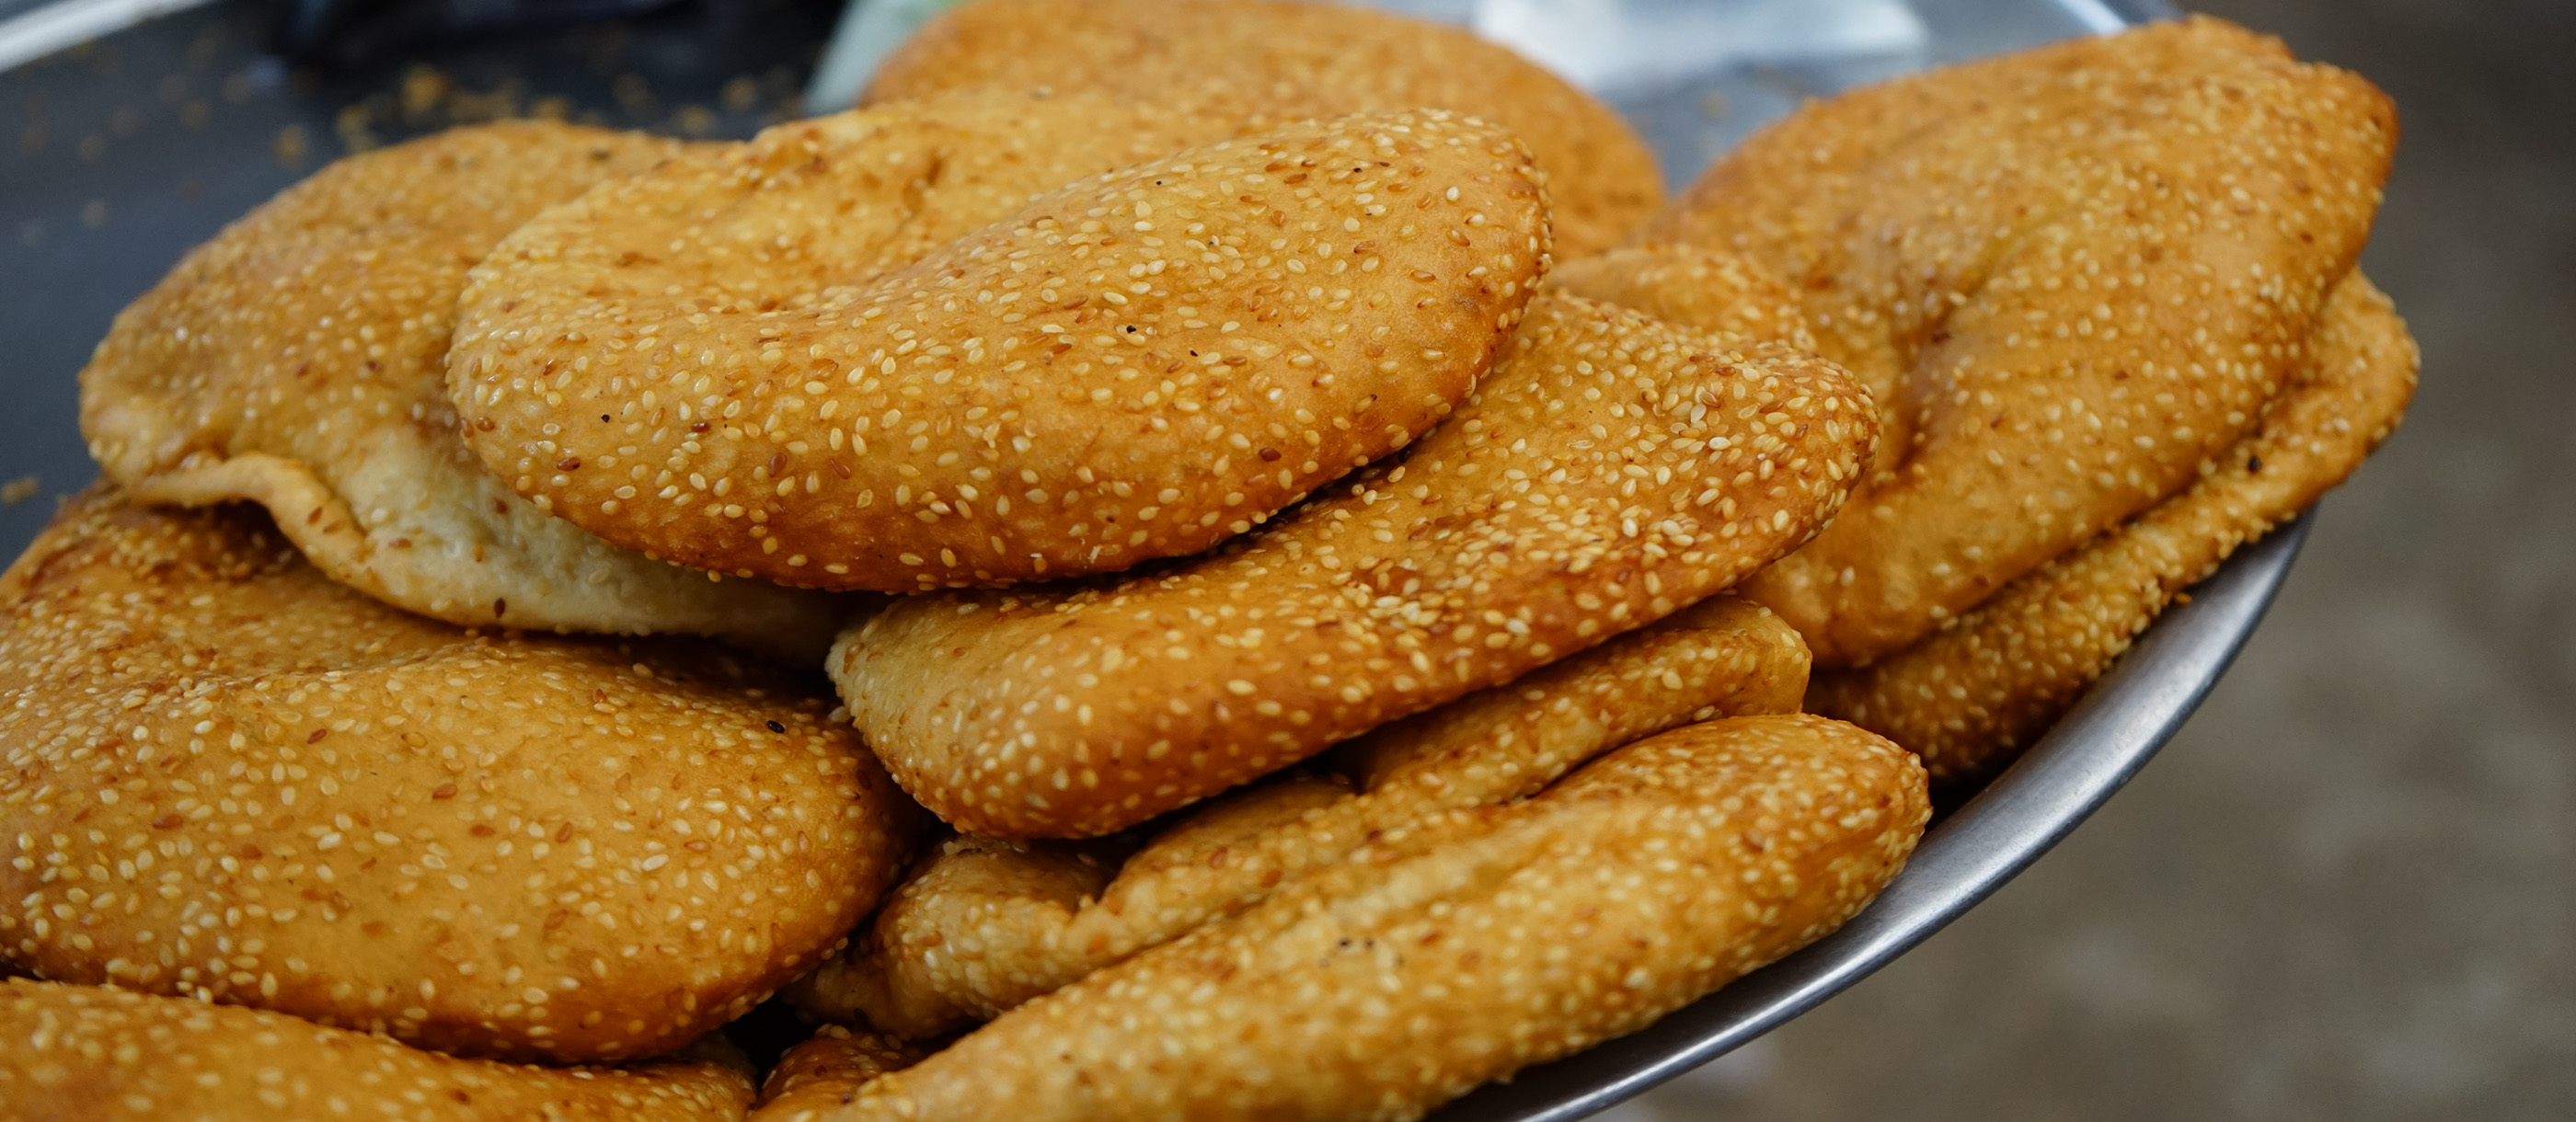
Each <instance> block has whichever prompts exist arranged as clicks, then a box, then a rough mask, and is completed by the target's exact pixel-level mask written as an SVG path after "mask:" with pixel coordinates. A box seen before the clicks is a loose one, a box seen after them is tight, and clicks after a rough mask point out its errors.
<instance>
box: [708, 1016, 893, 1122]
mask: <svg viewBox="0 0 2576 1122" xmlns="http://www.w3.org/2000/svg"><path fill="white" fill-rule="evenodd" d="M927 1054H929V1053H928V1050H927V1049H925V1048H923V1047H921V1046H919V1045H916V1044H911V1043H908V1042H905V1041H901V1040H896V1039H894V1038H892V1037H887V1036H878V1035H876V1034H875V1033H866V1032H851V1031H850V1030H848V1029H846V1028H843V1027H841V1026H839V1025H824V1026H823V1027H822V1028H820V1029H817V1030H815V1032H814V1035H813V1037H812V1038H810V1039H808V1040H806V1041H805V1042H804V1043H802V1044H798V1045H796V1046H795V1047H793V1048H790V1049H788V1050H787V1054H786V1055H784V1056H780V1057H779V1058H778V1066H776V1067H773V1068H771V1069H769V1077H768V1078H766V1079H763V1080H762V1081H761V1083H760V1101H758V1102H757V1103H754V1104H753V1106H752V1111H751V1117H750V1118H749V1119H748V1120H746V1122H814V1120H815V1119H818V1118H821V1117H822V1116H823V1114H824V1112H825V1111H827V1110H830V1109H832V1108H834V1107H838V1106H841V1105H843V1104H846V1103H848V1102H850V1101H851V1100H852V1099H854V1098H856V1097H858V1090H859V1087H860V1086H861V1085H863V1084H865V1083H866V1082H867V1081H868V1080H871V1079H874V1078H876V1077H878V1076H880V1075H884V1074H885V1073H887V1072H889V1071H898V1070H901V1069H903V1068H907V1067H910V1066H912V1065H913V1064H914V1063H915V1062H918V1061H919V1060H920V1059H921V1057H923V1056H924V1055H927Z"/></svg>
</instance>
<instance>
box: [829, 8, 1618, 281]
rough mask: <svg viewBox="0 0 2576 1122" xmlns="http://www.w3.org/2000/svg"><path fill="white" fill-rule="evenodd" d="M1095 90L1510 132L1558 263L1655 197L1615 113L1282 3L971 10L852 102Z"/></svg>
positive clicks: (1256, 116)
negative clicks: (1466, 122) (1449, 120)
mask: <svg viewBox="0 0 2576 1122" xmlns="http://www.w3.org/2000/svg"><path fill="white" fill-rule="evenodd" d="M978 85H992V86H1001V87H1005V88H1011V89H1023V88H1028V87H1048V88H1052V89H1055V90H1058V91H1068V90H1093V91H1104V92H1109V93H1114V94H1117V95H1119V96H1121V97H1126V98H1133V99H1141V100H1147V101H1153V102H1157V103H1163V104H1170V105H1174V106H1185V107H1188V108H1190V109H1193V110H1195V111H1198V112H1203V113H1211V114H1215V115H1219V116H1222V117H1225V118H1227V119H1229V120H1231V121H1234V122H1235V123H1236V127H1237V128H1238V129H1240V130H1241V131H1243V132H1245V133H1247V134H1249V133H1257V132H1263V131H1267V130H1269V129H1272V128H1275V127H1277V126H1278V125H1279V124H1280V123H1283V122H1287V121H1294V120H1298V119H1300V118H1307V117H1333V116H1339V115H1341V114H1344V113H1361V112H1385V111H1394V110H1406V109H1418V108H1423V107H1431V108H1438V109H1449V110H1455V111H1457V112H1459V113H1467V114H1473V115H1475V116H1477V117H1480V118H1483V119H1485V120H1488V121H1492V122H1494V123H1496V124H1499V125H1501V126H1503V127H1504V128H1507V129H1510V130H1511V131H1512V133H1513V135H1515V136H1518V137H1520V139H1521V140H1522V142H1523V143H1526V144H1528V145H1529V148H1530V151H1531V152H1532V153H1534V154H1535V155H1536V156H1537V157H1538V166H1539V169H1540V170H1541V171H1543V172H1545V173H1546V174H1547V187H1548V201H1549V203H1550V207H1551V210H1552V213H1553V214H1554V216H1555V220H1556V238H1557V244H1558V247H1559V249H1560V251H1561V252H1563V253H1565V254H1566V255H1568V256H1579V255H1582V254H1587V253H1592V252H1595V251H1598V250H1601V249H1606V248H1608V247H1610V246H1612V245H1615V244H1617V243H1618V242H1619V240H1620V239H1621V238H1622V237H1625V236H1626V235H1627V234H1628V232H1629V231H1630V230H1632V229H1634V228H1635V227H1636V225H1637V224H1638V223H1639V222H1641V221H1644V220H1645V218H1646V217H1647V216H1648V215H1649V214H1652V213H1654V210H1655V207H1656V206H1657V205H1659V204H1660V203H1661V202H1662V201H1663V183H1662V179H1661V177H1660V176H1659V175H1658V174H1657V172H1656V168H1655V159H1654V154H1653V153H1652V152H1650V151H1648V150H1647V148H1646V146H1645V144H1644V142H1642V141H1640V140H1639V139H1638V138H1637V134H1636V133H1635V132H1634V131H1632V130H1630V129H1629V128H1628V126H1627V124H1626V122H1624V121H1621V120H1620V119H1619V115H1618V114H1617V113H1614V112H1612V111H1611V109H1610V107H1608V106H1606V105H1603V104H1601V103H1600V102H1598V101H1595V100H1594V99H1593V98H1592V97H1591V96H1590V95H1588V94H1585V93H1584V92H1583V91H1581V90H1578V89H1576V88H1574V87H1572V86H1569V85H1567V84H1566V83H1565V82H1563V81H1561V80H1559V79H1558V78H1557V77H1556V76H1555V75H1553V74H1550V73H1548V72H1547V71H1545V70H1543V69H1541V68H1539V67H1538V66H1536V65H1534V64H1532V63H1531V62H1529V60H1527V59H1524V58H1521V57H1520V56H1519V55H1516V54H1513V53H1512V52H1511V51H1510V50H1508V49H1506V48H1503V47H1500V46H1497V45H1495V44H1492V43H1488V42H1486V41H1484V40H1482V39H1479V38H1477V37H1476V36H1474V35H1472V34H1470V33H1468V32H1467V31H1466V30H1465V29H1463V28H1456V27H1448V26H1444V25H1441V24H1437V23H1430V22H1426V21H1423V20H1418V19H1411V18H1408V17H1405V16H1400V15H1393V14H1390V13H1387V12H1383V11H1378V10H1374V9H1370V8H1363V7H1352V6H1347V5H1342V4H1316V3H1303V2H1283V0H972V2H970V3H965V4H960V5H958V6H956V7H954V8H951V9H949V10H948V11H946V12H944V13H942V14H940V15H939V16H937V17H935V18H933V19H932V20H930V21H929V22H928V23H926V24H924V25H923V26H922V28H921V29H920V30H919V31H917V32H915V33H914V34H913V36H912V38H911V39H910V40H908V41H906V42H905V43H904V44H903V46H902V47H901V48H899V49H897V50H896V51H895V52H894V54H893V55H891V56H889V57H888V58H887V59H886V60H885V62H884V64H883V65H882V66H880V67H879V68H878V70H877V73H876V77H875V79H874V81H873V83H872V84H871V85H870V87H869V89H868V93H867V95H866V97H865V98H864V99H863V100H864V102H865V103H867V104H878V103H883V102H886V101H892V100H900V99H905V98H915V97H920V96H923V95H925V94H928V93H931V92H933V91H938V90H947V89H954V88H957V87H961V86H978Z"/></svg>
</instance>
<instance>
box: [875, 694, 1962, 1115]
mask: <svg viewBox="0 0 2576 1122" xmlns="http://www.w3.org/2000/svg"><path fill="white" fill-rule="evenodd" d="M1928 816H1929V803H1928V801H1927V799H1926V797H1925V793H1924V787H1923V773H1922V768H1921V766H1920V765H1919V764H1918V763H1916V762H1915V760H1914V758H1913V757H1912V756H1910V755H1908V754H1907V753H1905V752H1904V751H1903V750H1902V749H1899V748H1897V747H1896V746H1895V745H1893V744H1890V743H1888V742H1886V741H1885V740H1883V739H1880V738H1879V737H1877V736H1875V735H1872V734H1870V733H1868V732H1865V731H1863V730H1861V729H1859V728H1856V727H1854V726H1851V725H1847V724H1843V723H1840V722H1836V721H1828V720H1826V719H1824V718H1821V717H1814V716H1807V715H1803V714H1801V715H1790V716H1771V717H1737V718H1731V719H1727V720H1722V721H1712V722H1708V723H1704V724H1698V725H1692V726H1689V727H1687V728H1683V729H1679V730H1675V731H1673V732H1669V733H1666V734H1664V735H1662V736H1659V737H1655V738H1652V739H1649V740H1644V741H1640V742H1638V743H1636V744H1632V745H1629V746H1627V747H1625V748H1622V749H1620V750H1618V751H1616V752H1613V753H1611V754H1610V755H1608V756H1606V757H1604V758H1602V759H1601V760H1599V761H1596V762H1595V763H1593V764H1591V765H1590V766H1588V767H1586V768H1584V769H1583V770H1582V771H1579V772H1577V773H1575V774H1574V775H1572V776H1571V777H1569V778H1567V779H1566V780H1564V781H1563V782H1561V783H1559V784H1557V785H1556V786H1555V787H1553V788H1551V789H1550V790H1549V791H1547V792H1546V793H1545V794H1542V795H1540V796H1538V797H1537V798H1534V799H1530V800H1528V801H1525V802H1521V803H1515V804H1512V805H1509V806H1503V807H1491V808H1486V809H1483V810H1475V811H1456V812H1450V813H1448V814H1443V815H1439V816H1435V817H1434V818H1432V819H1429V820H1426V821H1424V822H1421V823H1418V824H1416V825H1414V826H1411V827H1407V828H1402V829H1398V830H1394V831H1390V832H1388V833H1387V834H1386V835H1384V836H1382V837H1381V838H1379V839H1377V840H1375V841H1373V842H1371V843H1370V844H1369V845H1368V846H1367V847H1365V848H1363V849H1362V850H1360V851H1359V852H1357V853H1355V854H1353V855H1352V857H1351V858H1350V859H1349V860H1347V861H1344V862H1341V863H1339V864H1336V865H1333V866H1331V867H1328V868H1325V869H1321V870H1318V871H1317V872H1315V873H1313V874H1311V875H1309V876H1306V877H1304V878H1301V879H1299V880H1297V881H1295V882H1293V883H1291V884H1289V885H1287V886H1286V887H1284V888H1282V889H1281V890H1280V891H1278V892H1277V893H1275V894H1273V895H1272V896H1271V897H1270V898H1269V899H1267V900H1264V901H1262V902H1261V903H1260V904H1258V905H1256V906H1254V907H1253V908H1252V909H1251V910H1249V911H1246V912H1244V913H1242V914H1241V915H1238V916H1235V917H1233V918H1230V919H1226V920H1221V921H1218V922H1216V923H1212V924H1209V925H1208V926H1205V927H1202V928H1200V929H1198V930H1197V931H1194V932H1192V933H1190V934H1189V935H1187V936H1184V937H1182V938H1181V939H1179V940H1177V941H1175V942H1172V943H1167V944H1164V945H1163V946H1160V947H1156V948H1154V949H1152V950H1149V951H1146V952H1144V953H1143V954H1140V955H1137V956H1136V957H1134V958H1131V959H1129V960H1127V961H1126V962H1123V963H1120V964H1118V965H1116V966H1112V967H1110V968H1108V969H1106V970H1103V971H1101V972H1099V973H1097V974H1093V975H1092V976H1090V977H1088V978H1085V979H1083V980H1082V981H1080V982H1077V983H1075V984H1073V985H1072V986H1069V987H1067V988H1065V989H1062V990H1059V991H1057V992H1055V993H1053V994H1050V995H1048V996H1046V997H1042V998H1039V999H1037V1000H1035V1001H1032V1002H1030V1003H1028V1004H1027V1005H1023V1006H1021V1007H1020V1008H1018V1009H1015V1010H1013V1011H1011V1012H1009V1013H1006V1014H1004V1015H1002V1017H1001V1018H1000V1019H998V1020H995V1021H994V1022H993V1023H991V1024H989V1025H987V1026H985V1027H984V1028H982V1029H981V1030H978V1031H977V1032H975V1033H972V1034H970V1035H968V1036H966V1037H965V1038H964V1039H962V1040H960V1041H958V1042H957V1043H956V1044H955V1045H952V1046H951V1047H949V1048H948V1049H947V1050H945V1051H943V1052H940V1053H939V1054H937V1055H934V1056H931V1057H930V1058H929V1059H926V1060H923V1061H922V1062H921V1063H919V1064H917V1065H915V1066H913V1067H911V1068H908V1069H905V1070H903V1071H900V1072H896V1073H894V1074H892V1075H888V1076H884V1077H882V1078H879V1079H877V1080H876V1081H875V1082H873V1083H870V1084H869V1085H867V1086H866V1087H864V1088H862V1089H861V1090H860V1093H859V1096H858V1098H857V1100H856V1101H855V1102H853V1103H852V1104H850V1106H849V1107H847V1108H845V1109H843V1110H842V1111H840V1112H838V1113H836V1114H830V1115H826V1116H825V1117H826V1118H832V1119H838V1120H841V1122H858V1120H861V1119H894V1118H901V1119H907V1120H915V1122H928V1120H933V1119H972V1118H1011V1119H1018V1120H1026V1122H1059V1120H1062V1122H1070V1120H1075V1119H1084V1120H1090V1119H1101V1120H1106V1119H1127V1118H1189V1119H1193V1120H1206V1122H1222V1120H1229V1119H1256V1118H1258V1119H1272V1120H1291V1119H1315V1120H1319V1122H1320V1120H1324V1119H1334V1120H1345V1119H1347V1120H1353V1122H1360V1120H1403V1119H1412V1118H1417V1117H1420V1116H1421V1115H1422V1113H1423V1112H1425V1111H1426V1110H1428V1109H1429V1108H1431V1107H1433V1106H1435V1105H1438V1104H1439V1103H1442V1102H1445V1101H1447V1100H1449V1099H1451V1098H1454V1097H1456V1096H1458V1095H1459V1094H1462V1093H1464V1092H1465V1091H1467V1090H1468V1089H1469V1088H1471V1087H1473V1086H1475V1085H1477V1084H1479V1083H1483V1082H1486V1081H1488V1080H1492V1079H1497V1078H1501V1077H1504V1076H1507V1075H1509V1074H1511V1073H1512V1072H1515V1071H1517V1070H1519V1069H1521V1068H1523V1067H1526V1066H1528V1065H1530V1064H1534V1063H1539V1062H1543V1061H1545V1060H1549V1059H1554V1058H1556V1057H1559V1056H1563V1055H1566V1054H1568V1053H1571V1052H1574V1051H1577V1050H1579V1049H1582V1048H1584V1047H1587V1046H1590V1045H1592V1044H1594V1043H1597V1042H1599V1041H1602V1040H1606V1039H1609V1038H1612V1037H1616V1036H1621V1035H1624V1034H1627V1033H1630V1032H1634V1031H1636V1030H1638V1029H1640V1028H1643V1027H1645V1026H1646V1025H1648V1024H1650V1023H1652V1022H1653V1021H1654V1020H1655V1019H1656V1018H1658V1017H1661V1016H1662V1015H1663V1014H1665V1013H1667V1012H1670V1011H1671V1010H1673V1009H1676V1008H1679V1007H1680V1006H1682V1005H1684V1004H1686V1003H1688V1002H1690V1001H1692V1000H1694V999H1696V998H1698V997H1699V996H1701V995H1702V994H1705V993H1707V992H1709V991H1710V990H1713V989H1715V988H1717V987H1718V986H1720V985H1722V984H1724V983H1725V982H1727V981H1729V980H1731V979H1733V978H1735V977H1737V976H1740V975H1741V974H1743V973H1745V972H1746V971H1748V970H1751V969H1753V968H1755V967H1758V966H1760V965H1762V964H1764V963H1767V962H1770V961H1772V960H1774V959H1777V958H1778V957H1780V956H1781V955H1784V954H1787V953H1788V952H1790V951H1792V950H1795V949H1796V948H1798V947H1800V946H1803V945H1805V944H1807V943H1809V942H1811V941H1813V940H1814V939H1816V938H1818V937H1820V936H1822V935H1823V934H1825V933H1826V932H1828V931H1831V930H1833V929H1834V928H1835V927H1837V926H1839V925H1840V924H1841V923H1842V922H1843V921H1844V920H1845V919H1847V918H1848V917H1850V916H1851V915H1852V913H1854V912H1856V911H1858V910H1859V908H1860V907H1861V905H1862V904H1863V903H1865V902H1867V901H1868V900H1869V899H1870V897H1871V896H1872V895H1874V894H1875V893H1876V892H1877V891H1878V890H1879V889H1880V888H1881V887H1882V886H1883V885H1885V884H1886V883H1887V881H1888V879H1889V878H1890V877H1891V876H1893V875H1894V874H1895V872H1896V870H1897V869H1898V868H1899V867H1900V866H1901V865H1903V863H1904V861H1905V859H1906V857H1907V856H1908V855H1910V854H1911V852H1912V850H1913V847H1914V843H1915V840H1916V839H1917V838H1918V837H1919V836H1920V834H1921V832H1922V829H1923V825H1924V822H1925V820H1926V819H1927V818H1928Z"/></svg>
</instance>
